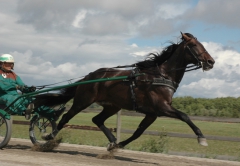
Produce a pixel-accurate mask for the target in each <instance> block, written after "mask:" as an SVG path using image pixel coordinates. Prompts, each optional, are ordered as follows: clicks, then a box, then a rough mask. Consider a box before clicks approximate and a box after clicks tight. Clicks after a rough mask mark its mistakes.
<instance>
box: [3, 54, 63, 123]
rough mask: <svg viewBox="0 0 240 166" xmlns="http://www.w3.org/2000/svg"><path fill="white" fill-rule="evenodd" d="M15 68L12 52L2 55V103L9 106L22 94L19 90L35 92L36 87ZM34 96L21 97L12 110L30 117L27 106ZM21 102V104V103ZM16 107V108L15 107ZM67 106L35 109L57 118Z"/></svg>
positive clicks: (27, 117)
mask: <svg viewBox="0 0 240 166" xmlns="http://www.w3.org/2000/svg"><path fill="white" fill-rule="evenodd" d="M13 68H14V58H13V56H12V55H10V54H3V55H1V56H0V104H2V105H5V106H9V105H10V104H11V103H12V102H13V101H14V100H15V99H16V98H18V97H19V96H20V94H19V93H18V91H17V90H19V91H21V92H22V93H29V92H34V91H35V90H36V87H34V86H31V87H29V86H27V85H25V84H24V83H23V81H22V80H21V78H20V77H19V76H18V75H16V74H15V73H14V72H13V71H12V70H13ZM32 101H33V100H32V98H31V97H30V98H20V99H18V100H17V101H15V102H14V104H13V107H10V109H11V111H12V112H14V113H16V114H18V115H25V117H26V119H30V115H31V112H29V111H26V110H27V106H28V105H29V104H30V103H31V102H32ZM20 103H21V104H20ZM13 108H16V109H13ZM64 109H65V108H63V109H61V110H59V111H54V110H53V109H51V108H49V107H47V106H41V107H38V108H35V109H34V110H35V111H36V112H38V113H40V114H42V115H45V116H46V117H53V119H52V120H57V119H58V117H59V116H60V115H61V114H62V112H63V111H64ZM30 111H31V110H30Z"/></svg>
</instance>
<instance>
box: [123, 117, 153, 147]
mask: <svg viewBox="0 0 240 166" xmlns="http://www.w3.org/2000/svg"><path fill="white" fill-rule="evenodd" d="M156 119H157V116H154V115H146V116H145V118H144V119H143V120H142V121H141V123H140V124H139V126H138V128H137V130H136V131H135V132H134V133H133V135H132V136H131V137H129V138H128V139H126V140H125V141H122V142H119V143H118V146H119V147H120V148H123V147H124V146H126V145H127V144H129V143H130V142H132V141H133V140H135V139H137V138H138V137H140V136H141V135H142V133H143V132H144V131H145V130H146V129H147V128H148V127H149V126H150V125H151V124H152V123H153V122H154V121H155V120H156Z"/></svg>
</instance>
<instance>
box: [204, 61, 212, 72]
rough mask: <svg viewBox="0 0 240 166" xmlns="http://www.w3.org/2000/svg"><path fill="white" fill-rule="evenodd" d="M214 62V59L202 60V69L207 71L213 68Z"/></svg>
mask: <svg viewBox="0 0 240 166" xmlns="http://www.w3.org/2000/svg"><path fill="white" fill-rule="evenodd" d="M214 63H215V61H214V60H207V61H206V62H202V69H203V70H204V71H209V70H211V69H212V68H213V65H214Z"/></svg>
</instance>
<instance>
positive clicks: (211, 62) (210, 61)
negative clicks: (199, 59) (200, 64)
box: [207, 60, 215, 65]
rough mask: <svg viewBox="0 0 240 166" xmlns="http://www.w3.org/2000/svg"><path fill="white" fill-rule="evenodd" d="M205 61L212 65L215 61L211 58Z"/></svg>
mask: <svg viewBox="0 0 240 166" xmlns="http://www.w3.org/2000/svg"><path fill="white" fill-rule="evenodd" d="M207 63H208V64H209V65H213V64H214V63H215V61H213V60H208V61H207Z"/></svg>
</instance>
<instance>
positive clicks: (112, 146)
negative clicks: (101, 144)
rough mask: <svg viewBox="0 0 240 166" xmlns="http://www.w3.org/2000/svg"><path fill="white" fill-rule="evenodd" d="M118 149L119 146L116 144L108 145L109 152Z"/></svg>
mask: <svg viewBox="0 0 240 166" xmlns="http://www.w3.org/2000/svg"><path fill="white" fill-rule="evenodd" d="M115 148H117V144H116V143H115V142H110V143H109V144H108V145H107V151H111V150H113V149H115Z"/></svg>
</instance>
